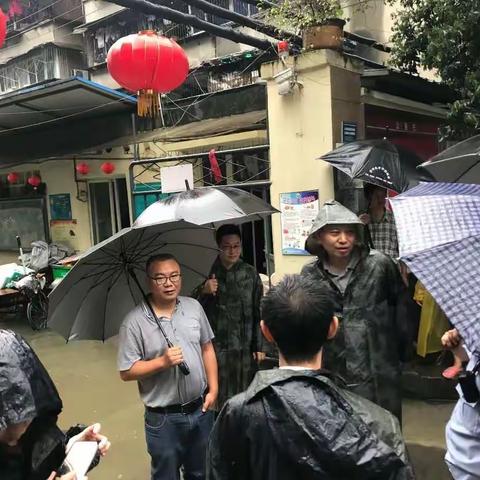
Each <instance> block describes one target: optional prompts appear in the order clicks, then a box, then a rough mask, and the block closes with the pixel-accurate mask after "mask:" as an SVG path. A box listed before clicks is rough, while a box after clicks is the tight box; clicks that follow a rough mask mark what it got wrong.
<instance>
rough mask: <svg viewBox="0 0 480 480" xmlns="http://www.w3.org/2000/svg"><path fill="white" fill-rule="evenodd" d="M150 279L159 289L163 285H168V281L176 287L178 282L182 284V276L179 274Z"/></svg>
mask: <svg viewBox="0 0 480 480" xmlns="http://www.w3.org/2000/svg"><path fill="white" fill-rule="evenodd" d="M148 278H150V280H153V281H154V282H155V284H156V285H157V287H161V286H163V285H166V284H167V283H168V281H170V282H172V283H173V284H174V285H176V284H177V283H178V282H180V278H182V276H181V275H180V274H179V273H172V274H171V275H170V276H168V277H148Z"/></svg>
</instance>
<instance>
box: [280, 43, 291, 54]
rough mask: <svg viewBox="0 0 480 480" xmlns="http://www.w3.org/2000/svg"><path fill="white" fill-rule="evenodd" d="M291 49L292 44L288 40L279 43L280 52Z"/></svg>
mask: <svg viewBox="0 0 480 480" xmlns="http://www.w3.org/2000/svg"><path fill="white" fill-rule="evenodd" d="M289 50H290V45H289V43H288V42H287V41H286V40H282V41H280V42H278V43H277V51H278V52H279V53H280V52H288V51H289Z"/></svg>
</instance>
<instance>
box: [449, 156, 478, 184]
mask: <svg viewBox="0 0 480 480" xmlns="http://www.w3.org/2000/svg"><path fill="white" fill-rule="evenodd" d="M479 163H480V160H477V161H476V162H475V163H474V164H473V165H471V166H470V167H468V168H467V169H466V170H465V171H464V172H463V173H462V174H461V175H460V176H459V177H458V178H456V179H455V180H454V181H453V182H452V183H457V182H458V181H459V180H460V179H461V178H462V177H464V176H465V175H466V174H467V173H468V172H469V171H470V170H472V169H474V168H475V167H476V166H477V165H478V164H479Z"/></svg>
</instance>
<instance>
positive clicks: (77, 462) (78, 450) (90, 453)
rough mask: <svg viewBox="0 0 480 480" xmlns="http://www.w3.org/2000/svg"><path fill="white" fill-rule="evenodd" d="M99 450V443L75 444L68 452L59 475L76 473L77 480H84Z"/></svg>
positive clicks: (79, 442) (80, 442) (78, 442)
mask: <svg viewBox="0 0 480 480" xmlns="http://www.w3.org/2000/svg"><path fill="white" fill-rule="evenodd" d="M97 450H98V444H97V442H82V441H77V442H75V443H74V444H73V445H72V446H71V447H70V448H69V450H68V451H67V456H66V457H65V460H64V461H63V463H62V466H61V467H60V468H59V470H58V472H57V474H60V475H64V474H68V473H74V474H75V477H74V478H76V479H77V480H83V478H84V477H85V475H86V474H87V472H88V469H89V468H90V465H91V464H92V462H93V459H94V458H95V454H96V453H97Z"/></svg>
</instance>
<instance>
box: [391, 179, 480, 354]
mask: <svg viewBox="0 0 480 480" xmlns="http://www.w3.org/2000/svg"><path fill="white" fill-rule="evenodd" d="M390 201H391V203H392V207H393V213H394V215H395V220H396V224H397V229H398V240H399V247H400V257H401V259H402V260H403V261H404V262H405V263H406V264H407V265H408V267H409V268H410V269H411V271H412V272H413V273H414V274H415V275H416V276H417V278H418V279H419V280H420V281H421V282H422V283H423V284H424V285H425V287H426V288H427V290H428V291H429V292H430V293H431V294H432V296H433V297H434V298H435V300H436V301H437V303H438V304H439V305H440V307H441V308H442V310H443V311H444V312H445V314H446V315H447V317H448V318H449V320H450V321H451V322H452V323H453V324H454V325H455V327H456V328H457V329H458V330H459V332H460V333H461V335H462V336H463V338H464V340H465V343H466V345H467V347H468V348H469V349H470V350H472V351H476V352H479V353H480V308H479V307H480V281H479V275H480V255H479V252H480V185H468V184H460V183H421V184H420V185H419V186H417V187H415V188H413V189H412V190H409V191H408V192H405V193H403V194H401V195H399V196H398V197H395V198H393V199H391V200H390Z"/></svg>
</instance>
